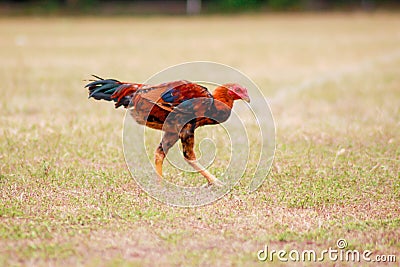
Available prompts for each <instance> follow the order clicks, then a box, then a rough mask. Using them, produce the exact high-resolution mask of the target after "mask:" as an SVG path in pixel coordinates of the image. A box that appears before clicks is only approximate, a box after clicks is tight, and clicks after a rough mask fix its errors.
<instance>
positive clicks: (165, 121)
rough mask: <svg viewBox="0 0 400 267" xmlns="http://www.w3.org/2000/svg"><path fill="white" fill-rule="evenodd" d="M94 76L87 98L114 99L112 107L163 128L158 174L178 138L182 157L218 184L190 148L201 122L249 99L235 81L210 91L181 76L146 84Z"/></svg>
mask: <svg viewBox="0 0 400 267" xmlns="http://www.w3.org/2000/svg"><path fill="white" fill-rule="evenodd" d="M95 77H96V78H98V80H95V81H92V82H91V83H89V84H87V85H86V87H87V88H88V89H89V98H91V97H93V98H95V99H97V100H101V99H103V100H107V101H114V102H115V107H116V108H118V107H120V106H123V107H125V108H129V110H130V114H131V115H132V117H133V118H134V119H135V120H136V121H137V122H138V123H139V124H142V125H145V126H148V127H150V128H153V129H157V130H162V131H164V135H163V137H162V140H161V143H160V145H159V146H158V147H157V149H156V152H155V166H156V171H157V174H158V175H159V177H162V164H163V161H164V158H165V156H166V154H167V153H168V150H169V149H170V148H171V147H172V146H173V145H174V144H175V143H176V142H177V141H178V140H179V139H180V140H181V142H182V147H183V156H184V158H185V160H186V161H187V162H188V163H189V164H190V165H191V166H192V167H193V168H194V169H195V170H196V171H198V172H199V173H201V174H202V175H203V176H204V177H205V178H206V179H207V181H208V183H209V184H212V185H222V183H221V182H220V181H219V180H218V179H217V178H215V177H214V176H213V175H212V174H211V173H209V172H208V171H207V170H206V169H204V168H203V167H201V166H200V165H199V164H198V163H197V160H196V155H195V153H194V150H193V148H194V131H195V130H196V128H198V127H201V126H204V125H211V124H219V123H222V122H224V121H226V120H227V119H228V118H229V116H230V114H231V109H232V107H233V102H234V101H235V100H238V99H242V100H245V101H247V102H250V99H249V96H248V93H247V90H246V88H244V87H242V86H240V85H238V84H225V85H222V86H219V87H217V88H216V89H215V90H214V92H213V94H211V93H210V92H209V91H208V89H207V88H206V87H204V86H201V85H199V84H196V83H193V82H190V81H185V80H180V81H173V82H167V83H162V84H158V85H147V84H139V83H126V82H120V81H118V80H114V79H102V78H99V77H97V76H95Z"/></svg>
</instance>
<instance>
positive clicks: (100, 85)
mask: <svg viewBox="0 0 400 267" xmlns="http://www.w3.org/2000/svg"><path fill="white" fill-rule="evenodd" d="M92 76H93V77H95V78H96V79H97V80H91V82H90V83H88V84H87V85H86V86H85V88H88V89H89V98H91V97H93V98H94V99H96V100H106V101H114V102H117V103H116V104H115V107H116V108H117V107H119V106H124V107H127V106H128V105H129V101H130V98H128V97H124V98H123V99H120V100H119V101H118V99H117V98H111V96H112V95H113V94H114V93H115V91H116V90H118V88H119V87H120V86H121V85H122V83H121V82H120V81H118V80H115V79H103V78H100V77H98V76H96V75H92Z"/></svg>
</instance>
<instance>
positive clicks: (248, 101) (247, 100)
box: [242, 95, 250, 103]
mask: <svg viewBox="0 0 400 267" xmlns="http://www.w3.org/2000/svg"><path fill="white" fill-rule="evenodd" d="M242 100H244V101H246V102H247V103H250V97H249V96H248V95H246V96H244V97H243V98H242Z"/></svg>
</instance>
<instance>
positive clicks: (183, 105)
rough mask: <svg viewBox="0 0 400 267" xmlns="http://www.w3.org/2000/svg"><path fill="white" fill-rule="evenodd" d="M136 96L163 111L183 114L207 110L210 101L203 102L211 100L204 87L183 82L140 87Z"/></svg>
mask: <svg viewBox="0 0 400 267" xmlns="http://www.w3.org/2000/svg"><path fill="white" fill-rule="evenodd" d="M137 94H138V95H140V97H142V98H144V99H146V100H148V101H150V102H152V103H154V104H156V105H158V106H159V107H161V108H163V109H165V110H168V111H172V110H175V111H180V112H184V113H186V112H193V111H194V110H196V109H199V110H205V109H208V107H209V104H210V103H212V101H203V100H204V99H213V97H212V95H211V93H210V92H209V91H208V90H207V88H206V87H204V86H201V85H198V84H196V83H191V82H188V81H184V80H182V81H174V82H169V83H163V84H160V85H156V86H148V87H142V88H141V89H140V90H139V91H138V92H137ZM205 102H207V103H205ZM196 113H197V112H196Z"/></svg>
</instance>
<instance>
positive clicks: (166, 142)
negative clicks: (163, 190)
mask: <svg viewBox="0 0 400 267" xmlns="http://www.w3.org/2000/svg"><path fill="white" fill-rule="evenodd" d="M178 139H179V137H178V134H176V133H169V132H166V133H165V134H164V135H163V137H162V139H161V143H160V145H159V146H158V147H157V149H156V153H155V155H154V160H155V164H156V172H157V174H158V176H159V177H160V178H162V176H163V175H162V165H163V162H164V158H165V156H166V155H167V153H168V150H169V149H170V148H171V147H172V146H173V145H174V144H175V143H176V141H178Z"/></svg>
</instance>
